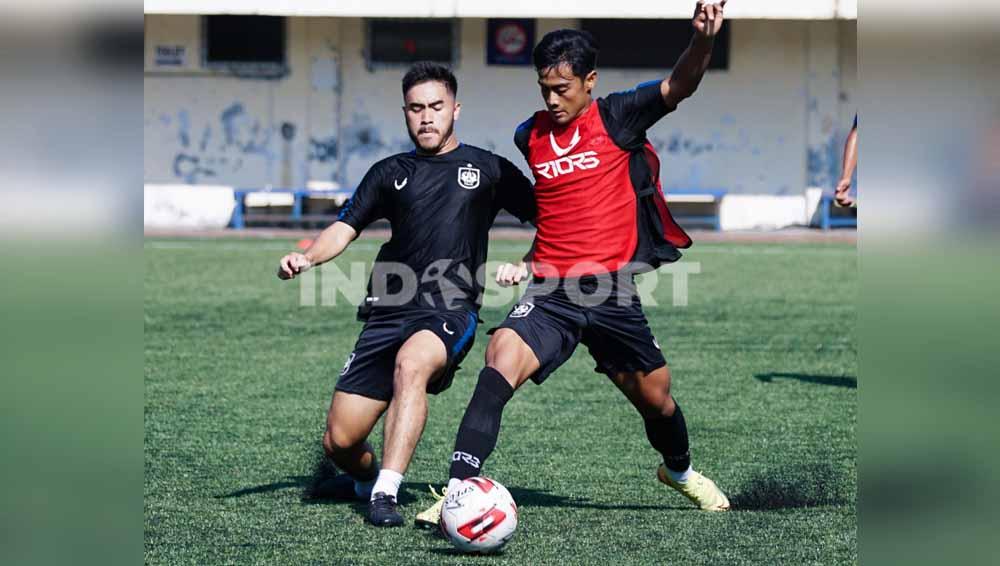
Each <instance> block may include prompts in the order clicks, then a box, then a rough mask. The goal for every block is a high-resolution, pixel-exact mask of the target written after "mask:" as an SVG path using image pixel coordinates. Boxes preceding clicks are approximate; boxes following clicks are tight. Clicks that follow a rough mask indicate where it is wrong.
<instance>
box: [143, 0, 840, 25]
mask: <svg viewBox="0 0 1000 566" xmlns="http://www.w3.org/2000/svg"><path fill="white" fill-rule="evenodd" d="M693 7H694V0H625V1H624V2H614V1H610V2H609V1H608V0H546V1H544V2H540V1H538V0H528V1H525V0H515V1H508V2H497V1H495V0H145V10H144V11H145V13H146V14H260V15H270V16H328V17H329V16H341V17H392V18H402V17H426V18H687V17H689V16H690V15H691V14H692V13H693ZM726 15H727V16H728V17H730V18H747V19H788V20H832V19H857V16H858V5H857V0H769V1H767V2H760V1H748V0H732V1H731V2H730V3H729V4H728V5H727V6H726Z"/></svg>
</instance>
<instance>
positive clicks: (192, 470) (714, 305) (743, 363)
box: [144, 240, 858, 566]
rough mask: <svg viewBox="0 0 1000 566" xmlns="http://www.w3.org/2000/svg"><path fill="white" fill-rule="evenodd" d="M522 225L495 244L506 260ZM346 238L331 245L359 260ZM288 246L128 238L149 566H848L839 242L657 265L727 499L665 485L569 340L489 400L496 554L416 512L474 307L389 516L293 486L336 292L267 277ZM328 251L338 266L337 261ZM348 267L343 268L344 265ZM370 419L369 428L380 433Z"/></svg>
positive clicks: (309, 447) (360, 248)
mask: <svg viewBox="0 0 1000 566" xmlns="http://www.w3.org/2000/svg"><path fill="white" fill-rule="evenodd" d="M526 244H527V242H513V241H503V240H501V241H496V242H493V243H492V249H491V254H490V258H491V260H495V259H513V258H514V257H517V256H518V255H519V254H520V253H522V252H523V249H524V247H525V245H526ZM376 246H377V243H376V242H374V241H370V240H360V241H358V242H356V243H355V245H354V246H353V247H352V248H351V250H349V251H348V253H346V254H345V255H344V256H343V258H342V260H343V261H344V262H350V261H356V260H368V261H370V259H371V258H372V257H374V253H375V251H376ZM291 248H292V242H285V241H276V240H147V241H146V243H145V259H146V275H145V277H146V279H145V291H146V293H145V384H146V403H145V490H144V491H145V494H144V495H145V497H144V516H145V561H146V563H147V564H171V565H176V564H199V565H207V564H241V565H243V564H380V565H381V564H532V565H534V564H602V563H603V564H608V565H610V564H619V563H628V564H668V563H669V564H753V565H755V566H758V565H762V564H847V563H855V562H857V558H858V550H857V518H856V510H857V509H856V503H857V493H856V492H857V470H856V464H857V439H856V427H857V400H858V396H857V392H858V391H857V378H856V376H857V344H856V341H855V335H854V330H855V306H854V297H855V296H856V285H857V259H856V254H855V249H854V247H853V246H848V245H842V244H812V245H804V244H787V245H773V244H769V245H751V244H697V245H696V246H695V247H694V248H692V249H691V250H690V251H689V252H687V254H686V255H685V261H697V262H700V263H701V273H700V274H697V275H692V276H691V279H690V285H689V305H688V306H687V307H683V308H680V307H673V306H671V296H672V291H671V285H670V280H669V279H667V278H663V279H662V280H661V285H659V287H658V288H657V292H656V298H657V301H658V302H659V306H655V307H653V306H647V309H646V314H647V316H648V318H649V320H650V323H651V325H652V327H653V331H654V333H655V334H656V336H657V338H658V340H659V342H660V344H661V345H662V346H663V350H664V353H665V355H666V357H667V361H668V362H669V364H670V366H671V368H672V371H673V375H674V388H673V391H674V396H675V398H677V400H678V402H679V403H680V404H681V405H682V406H683V407H684V412H685V415H686V417H687V420H688V426H689V429H690V434H691V442H692V456H693V459H694V465H695V468H696V469H698V470H699V471H702V472H704V473H705V474H706V475H709V476H710V477H712V478H713V479H715V480H716V482H717V483H718V484H719V486H720V487H721V488H722V489H723V490H724V491H726V492H727V493H728V494H729V496H730V499H731V500H732V504H733V507H734V509H733V511H731V512H729V513H723V514H711V513H703V512H699V511H697V510H695V509H693V508H691V507H689V505H688V504H687V502H686V500H683V499H682V498H681V497H680V496H679V495H677V494H675V493H673V492H672V491H670V490H669V489H667V488H666V487H664V486H662V485H661V484H659V483H658V482H657V481H656V479H655V473H654V470H655V468H656V465H657V463H658V459H657V454H656V453H655V452H654V451H653V450H652V449H651V448H650V447H649V446H648V445H647V443H646V439H645V435H644V433H643V427H642V421H641V420H640V418H639V417H638V416H637V415H636V414H635V413H634V410H633V409H632V408H631V407H630V406H629V405H628V403H627V401H625V399H624V397H622V396H621V394H620V393H618V391H617V390H616V389H615V388H614V386H613V385H611V383H610V382H608V381H607V378H605V377H603V376H601V375H599V374H597V373H594V371H593V364H592V363H591V362H590V359H589V357H588V356H587V353H586V349H585V348H582V347H581V348H579V349H578V350H577V352H576V354H575V355H574V357H573V358H572V359H571V360H570V362H569V363H567V364H566V365H565V366H563V367H562V368H561V369H560V370H559V371H557V372H556V373H555V374H554V375H553V376H552V377H551V378H549V380H548V381H547V382H546V383H545V385H544V386H542V387H537V386H534V385H533V384H527V385H525V386H524V387H523V388H522V390H521V391H519V392H518V394H517V395H516V396H515V398H514V400H513V401H511V403H510V404H509V405H508V407H507V410H506V411H505V413H504V421H503V429H502V431H501V436H500V442H499V445H498V447H497V450H496V452H494V454H493V456H492V458H491V459H490V460H489V462H488V463H487V465H486V473H487V475H490V476H492V477H494V478H496V479H498V480H499V481H500V482H501V483H503V484H504V485H506V486H508V487H509V488H510V490H511V492H512V493H513V495H514V497H515V499H516V500H517V502H518V504H519V506H520V511H521V513H520V525H519V528H518V532H517V535H516V536H515V538H514V540H513V541H512V542H511V543H510V545H509V546H508V547H507V549H506V550H505V552H504V553H503V554H501V555H498V556H486V557H472V556H465V555H461V554H457V553H456V552H455V551H453V550H452V549H451V548H450V545H449V544H448V543H447V542H446V541H444V540H443V539H440V538H438V537H436V536H434V535H433V534H432V533H429V532H426V531H420V530H416V529H414V528H412V520H413V516H414V515H415V514H416V513H417V512H418V511H420V510H422V509H423V508H424V507H426V506H427V505H429V504H430V503H431V502H432V501H433V499H432V498H431V496H430V494H429V492H428V491H427V484H428V483H433V484H435V485H438V486H439V485H441V484H442V483H444V482H445V481H446V479H447V478H446V473H447V463H448V459H449V456H450V453H451V449H452V444H453V442H454V435H455V431H456V430H457V427H458V422H459V420H460V418H461V415H462V412H463V410H464V408H465V405H466V402H467V401H468V399H469V397H470V396H471V394H472V388H473V386H474V382H475V378H476V374H477V373H478V371H479V369H480V367H481V364H482V358H483V352H484V350H485V346H486V339H487V336H486V334H485V329H486V328H488V327H489V326H491V325H493V324H495V323H497V322H499V321H500V320H501V319H502V317H503V316H504V315H505V314H506V312H507V310H508V308H509V307H508V308H493V309H484V310H483V312H482V313H481V316H482V318H483V319H484V320H485V323H484V324H483V325H482V326H481V327H480V331H479V333H478V336H477V340H476V344H475V347H474V349H473V350H472V352H471V353H470V354H469V357H468V358H467V359H466V361H465V363H464V364H463V368H462V370H461V371H460V372H459V373H458V375H457V376H456V379H455V384H454V385H453V386H452V388H451V389H449V390H448V391H446V392H445V393H444V394H442V395H441V396H438V397H433V398H431V401H430V417H429V420H428V424H427V429H426V432H425V433H424V436H423V440H422V441H421V443H420V446H419V447H418V448H417V453H416V456H415V458H414V461H413V463H412V465H411V467H410V470H409V472H408V474H407V476H406V483H405V485H404V491H403V493H402V494H401V503H402V504H403V505H404V515H405V516H406V517H407V520H408V521H409V524H410V525H411V526H408V527H406V528H402V529H374V528H370V527H368V526H366V525H365V523H364V520H363V509H364V508H363V507H362V506H360V505H352V504H345V503H336V502H316V501H303V494H304V491H305V490H306V489H307V487H308V486H309V483H310V480H311V477H312V473H313V468H314V465H315V462H316V461H317V456H318V454H319V453H320V451H319V441H320V436H321V433H322V429H323V425H324V418H325V414H326V409H327V406H328V403H329V398H330V394H331V392H332V390H333V386H334V383H335V381H336V377H337V374H338V373H339V371H340V368H341V366H342V365H343V362H344V359H345V357H346V355H347V354H348V353H349V351H350V350H351V348H352V347H353V344H354V341H355V339H356V337H357V334H358V332H359V331H360V328H361V323H359V322H357V321H356V320H355V318H354V311H355V309H354V307H353V306H352V305H348V304H345V302H344V301H343V300H341V301H339V303H338V305H337V306H336V307H300V306H299V286H298V283H297V282H292V283H288V282H281V281H279V280H278V279H277V278H276V277H275V276H274V271H275V267H276V262H277V260H278V258H279V257H280V256H281V255H282V253H283V252H284V251H285V250H288V249H291ZM338 261H340V260H338ZM345 271H346V268H345ZM380 437H381V427H378V428H377V429H376V434H375V435H374V438H373V440H374V443H375V445H376V446H378V445H380Z"/></svg>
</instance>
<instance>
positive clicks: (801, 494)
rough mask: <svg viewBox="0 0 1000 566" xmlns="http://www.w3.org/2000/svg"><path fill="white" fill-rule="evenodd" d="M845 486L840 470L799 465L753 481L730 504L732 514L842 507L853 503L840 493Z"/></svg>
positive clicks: (825, 466) (772, 472)
mask: <svg viewBox="0 0 1000 566" xmlns="http://www.w3.org/2000/svg"><path fill="white" fill-rule="evenodd" d="M846 484H847V480H846V479H845V478H844V477H843V471H841V470H838V469H836V468H834V467H833V466H831V465H829V464H825V463H817V464H801V465H796V466H792V467H786V468H780V469H777V470H771V471H768V472H767V473H766V474H762V475H759V476H757V477H754V478H752V479H751V480H750V481H748V482H747V483H745V484H744V485H743V486H742V487H741V489H740V490H739V491H738V492H737V493H736V494H735V495H732V496H731V497H730V498H729V502H730V504H731V505H732V507H731V508H732V509H733V510H735V511H772V510H776V509H802V508H806V507H821V506H831V505H832V506H843V505H849V504H850V503H851V501H852V500H851V498H850V497H848V496H846V495H845V494H844V493H843V490H844V486H845V485H846Z"/></svg>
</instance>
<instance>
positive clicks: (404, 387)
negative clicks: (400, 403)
mask: <svg viewBox="0 0 1000 566" xmlns="http://www.w3.org/2000/svg"><path fill="white" fill-rule="evenodd" d="M430 373H431V371H430V368H428V367H427V364H425V363H423V362H421V361H419V360H416V359H413V358H411V357H408V356H404V357H400V358H397V359H396V368H395V370H394V373H393V376H392V382H393V388H394V390H395V391H396V392H401V391H410V390H417V391H423V390H424V389H425V388H426V387H427V380H428V378H429V377H430Z"/></svg>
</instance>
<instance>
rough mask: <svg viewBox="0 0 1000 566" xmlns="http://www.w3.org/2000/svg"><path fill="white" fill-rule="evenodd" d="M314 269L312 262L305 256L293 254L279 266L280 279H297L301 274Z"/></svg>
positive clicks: (284, 258) (287, 256) (282, 260)
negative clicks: (311, 268)
mask: <svg viewBox="0 0 1000 566" xmlns="http://www.w3.org/2000/svg"><path fill="white" fill-rule="evenodd" d="M310 267H312V262H311V261H309V259H308V258H306V256H305V255H303V254H300V253H298V252H292V253H290V254H288V255H286V256H285V257H283V258H281V262H279V264H278V279H295V276H296V275H298V274H299V273H302V272H304V271H305V270H307V269H309V268H310Z"/></svg>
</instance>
